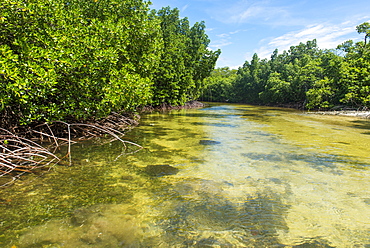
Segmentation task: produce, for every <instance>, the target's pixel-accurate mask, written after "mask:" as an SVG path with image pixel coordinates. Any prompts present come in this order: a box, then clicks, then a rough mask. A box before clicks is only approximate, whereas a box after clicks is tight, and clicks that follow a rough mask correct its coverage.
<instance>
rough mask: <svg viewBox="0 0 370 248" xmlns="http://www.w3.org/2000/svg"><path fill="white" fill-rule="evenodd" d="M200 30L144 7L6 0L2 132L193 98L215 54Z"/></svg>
mask: <svg viewBox="0 0 370 248" xmlns="http://www.w3.org/2000/svg"><path fill="white" fill-rule="evenodd" d="M208 44H209V39H208V37H207V35H206V33H205V24H204V23H203V22H200V23H195V24H194V25H193V26H192V27H191V26H190V24H189V21H188V20H187V18H183V19H181V18H180V17H179V11H178V9H170V8H168V7H167V8H163V9H161V10H158V11H151V10H150V8H149V3H148V2H145V1H142V0H130V1H111V0H69V1H65V0H38V1H33V0H26V1H24V0H4V1H2V3H1V4H0V118H1V120H2V122H1V123H0V127H7V126H8V125H19V124H30V123H33V122H40V121H52V120H66V119H75V120H84V119H89V118H100V117H104V116H106V115H108V114H109V113H111V112H112V111H132V110H135V109H136V108H137V107H139V106H145V105H160V104H174V105H181V104H184V103H185V102H186V101H188V100H192V99H196V98H197V97H199V95H200V92H201V90H202V88H203V80H204V78H206V77H207V76H209V75H210V73H211V71H212V70H213V68H214V65H215V62H216V60H217V58H218V56H219V53H220V51H210V50H208V48H207V46H208Z"/></svg>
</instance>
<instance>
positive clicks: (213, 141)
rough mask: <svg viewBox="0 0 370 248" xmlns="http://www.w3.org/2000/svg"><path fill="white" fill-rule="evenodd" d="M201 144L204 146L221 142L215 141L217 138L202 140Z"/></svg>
mask: <svg viewBox="0 0 370 248" xmlns="http://www.w3.org/2000/svg"><path fill="white" fill-rule="evenodd" d="M199 144H201V145H204V146H209V145H217V144H221V142H220V141H215V140H200V141H199Z"/></svg>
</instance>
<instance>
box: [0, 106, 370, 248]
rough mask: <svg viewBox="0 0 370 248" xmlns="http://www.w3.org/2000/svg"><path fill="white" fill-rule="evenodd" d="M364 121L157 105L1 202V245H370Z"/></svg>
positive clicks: (368, 145)
mask: <svg viewBox="0 0 370 248" xmlns="http://www.w3.org/2000/svg"><path fill="white" fill-rule="evenodd" d="M368 132H369V125H368V121H367V120H355V119H351V118H348V117H347V118H342V117H338V116H335V117H328V116H308V115H304V114H301V113H299V112H296V111H293V110H287V109H278V108H265V107H253V106H247V105H211V106H210V107H207V108H204V109H197V110H180V111H178V110H177V111H172V112H170V113H168V114H160V113H152V114H149V115H146V116H144V117H143V118H142V122H141V125H140V126H139V127H138V128H136V129H134V130H133V131H131V132H130V133H128V134H127V136H126V138H127V139H130V140H131V141H134V142H136V143H139V144H140V145H143V146H144V147H145V149H143V150H141V151H140V152H138V153H135V154H131V155H124V156H121V152H122V147H121V144H120V143H114V142H113V143H108V144H104V145H96V144H89V143H85V144H79V145H75V146H74V151H73V166H56V167H54V169H53V171H51V172H49V173H47V174H44V175H42V176H41V177H39V176H38V175H30V176H27V177H24V178H23V179H21V180H20V181H18V182H17V184H16V185H14V186H13V187H10V188H7V189H4V190H3V192H2V195H1V197H0V198H1V199H0V213H1V220H0V221H1V222H0V246H1V247H12V246H13V245H14V246H15V247H370V238H369V237H370V235H369V234H370V219H369V218H370V217H369V216H370V193H369V190H368V189H369V188H370V182H369V174H370V173H369V164H370V158H369V154H370V141H369V140H370V139H369V136H368V135H367V133H368Z"/></svg>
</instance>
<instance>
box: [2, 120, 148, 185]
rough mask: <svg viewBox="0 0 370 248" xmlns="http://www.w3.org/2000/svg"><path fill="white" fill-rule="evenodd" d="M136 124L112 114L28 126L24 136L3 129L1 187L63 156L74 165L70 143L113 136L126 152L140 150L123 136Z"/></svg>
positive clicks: (53, 163) (139, 147)
mask: <svg viewBox="0 0 370 248" xmlns="http://www.w3.org/2000/svg"><path fill="white" fill-rule="evenodd" d="M136 124H137V122H136V121H135V120H131V119H129V118H126V117H123V116H121V115H119V114H117V113H113V114H112V115H111V116H109V117H107V118H105V119H103V120H101V121H100V122H97V123H89V124H86V123H72V124H70V123H67V122H63V121H55V122H52V123H49V124H48V123H43V124H40V125H37V126H35V127H34V128H32V129H31V128H29V129H28V130H27V131H25V132H23V135H22V137H21V136H19V135H16V134H14V133H12V132H10V131H8V130H6V129H3V128H0V187H1V186H5V185H8V184H10V183H12V182H14V181H15V180H16V179H18V178H19V177H20V176H21V175H23V174H24V173H31V172H33V171H35V170H40V169H41V168H46V169H50V168H51V167H52V166H53V165H55V164H57V163H59V162H60V161H61V160H62V159H63V158H68V161H69V165H72V157H71V146H72V144H74V143H76V142H77V141H79V140H86V139H91V138H96V137H102V136H110V137H113V139H112V140H111V141H110V142H112V141H115V140H118V141H120V142H121V143H122V145H123V148H124V149H123V153H124V154H127V153H134V152H137V151H139V150H141V149H142V148H143V147H142V146H140V145H138V144H135V143H133V142H130V141H126V140H123V139H122V138H121V137H122V136H123V135H124V133H123V130H125V129H128V128H130V127H132V126H133V125H136ZM120 130H121V131H120ZM33 140H36V141H33ZM40 144H43V145H40ZM65 145H67V146H68V151H67V154H66V155H65V156H63V157H61V158H60V157H58V156H56V155H55V152H56V151H57V150H58V148H60V147H61V146H65ZM132 147H134V149H131V148H132ZM119 156H122V154H120V155H119Z"/></svg>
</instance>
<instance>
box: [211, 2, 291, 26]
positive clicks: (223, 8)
mask: <svg viewBox="0 0 370 248" xmlns="http://www.w3.org/2000/svg"><path fill="white" fill-rule="evenodd" d="M287 9H288V7H284V6H273V5H271V3H270V1H266V0H264V1H261V0H259V1H257V0H239V1H236V2H235V3H233V2H230V1H224V2H223V4H218V5H217V4H215V5H214V6H213V8H210V9H209V10H208V12H209V14H210V15H211V16H212V17H213V18H214V19H216V20H218V21H220V22H222V23H228V24H231V23H239V24H240V23H246V22H250V21H254V20H259V21H262V22H270V21H271V20H274V21H276V22H277V20H282V19H283V20H285V21H281V22H279V23H285V24H286V23H289V22H286V18H288V17H289V16H290V14H289V11H288V10H287Z"/></svg>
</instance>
